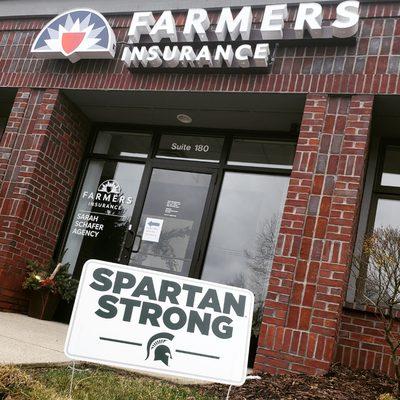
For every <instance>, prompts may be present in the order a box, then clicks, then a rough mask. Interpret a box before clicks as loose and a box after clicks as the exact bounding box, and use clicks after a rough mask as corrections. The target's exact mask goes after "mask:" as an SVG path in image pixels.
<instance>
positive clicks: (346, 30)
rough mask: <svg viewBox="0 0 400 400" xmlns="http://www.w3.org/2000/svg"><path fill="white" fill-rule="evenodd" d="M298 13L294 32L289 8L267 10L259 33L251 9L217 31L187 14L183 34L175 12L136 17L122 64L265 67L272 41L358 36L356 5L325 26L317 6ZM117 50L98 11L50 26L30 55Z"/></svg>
mask: <svg viewBox="0 0 400 400" xmlns="http://www.w3.org/2000/svg"><path fill="white" fill-rule="evenodd" d="M297 7H298V9H297V13H296V18H295V21H294V25H293V27H291V28H285V21H286V20H287V19H288V7H287V4H274V5H267V6H265V9H264V14H263V18H262V21H261V25H260V27H259V28H257V29H255V28H254V27H253V11H252V8H251V7H249V6H246V7H242V8H241V9H239V10H237V11H235V12H232V10H231V8H230V7H225V8H223V9H222V10H221V11H220V14H219V17H218V19H217V22H216V25H215V27H211V23H210V18H209V15H208V12H207V10H205V9H203V8H195V9H189V10H188V11H187V12H186V19H185V23H184V26H183V28H182V29H178V28H177V26H176V21H175V19H174V16H173V14H172V12H171V11H168V10H167V11H164V12H163V13H162V14H161V15H160V16H159V17H158V19H157V20H156V18H155V16H154V14H153V13H152V12H151V11H148V12H135V13H134V14H133V17H132V21H131V24H130V28H129V31H128V38H127V42H128V44H127V45H126V44H124V45H123V46H124V48H123V51H122V61H123V62H124V63H125V64H126V65H127V66H128V67H130V68H137V67H152V68H159V67H167V68H175V67H191V68H202V67H205V66H207V67H212V68H218V67H222V66H226V67H241V68H247V67H266V66H268V64H269V60H270V52H271V49H270V42H271V41H273V42H276V41H279V42H281V43H284V42H285V41H299V42H301V40H302V39H304V37H305V36H307V35H309V36H311V38H312V39H332V38H334V37H336V38H348V37H351V36H354V35H355V34H356V32H357V30H358V22H359V2H358V1H343V2H341V3H339V4H338V5H337V7H336V19H335V20H334V21H332V22H330V23H329V24H324V25H323V24H322V14H323V10H322V6H321V5H320V4H319V3H300V4H299V5H298V6H297ZM306 31H307V32H308V34H305V32H306ZM299 45H301V43H299ZM115 49H116V42H115V34H114V32H113V31H112V29H111V27H110V26H109V24H108V22H107V20H105V18H104V17H103V16H102V15H101V14H99V13H98V12H96V11H94V10H90V9H78V10H71V11H67V12H66V13H63V14H61V15H59V16H57V17H56V18H54V19H53V20H52V21H50V22H49V23H48V24H47V25H46V26H45V27H44V28H43V29H42V31H41V32H40V33H39V35H38V36H37V38H36V40H35V42H34V44H33V46H32V49H31V51H32V53H34V54H36V55H39V56H41V57H47V58H68V59H69V60H70V61H72V62H76V61H78V60H79V59H80V58H113V57H114V55H115Z"/></svg>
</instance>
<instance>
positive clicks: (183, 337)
mask: <svg viewBox="0 0 400 400" xmlns="http://www.w3.org/2000/svg"><path fill="white" fill-rule="evenodd" d="M253 304H254V296H253V294H252V293H251V292H250V291H248V290H245V289H239V288H234V287H230V286H225V285H220V284H215V283H211V282H205V281H200V280H196V279H191V278H184V277H179V276H175V275H170V274H166V273H161V272H155V271H149V270H146V269H141V268H135V267H126V266H122V265H119V264H113V263H109V262H104V261H97V260H89V261H87V262H86V264H85V266H84V267H83V272H82V277H81V280H80V284H79V289H78V294H77V297H76V301H75V305H74V311H73V314H72V319H71V323H70V326H69V331H68V336H67V341H66V344H65V353H66V355H67V356H68V357H70V358H73V359H77V360H85V361H92V362H97V363H103V364H108V365H114V366H119V367H124V368H132V369H137V370H142V371H148V372H156V373H162V374H167V375H173V376H181V377H186V378H197V379H201V380H206V381H215V382H221V383H226V384H231V385H241V384H243V383H244V380H245V377H246V371H247V359H248V350H249V343H250V332H251V323H252V316H253Z"/></svg>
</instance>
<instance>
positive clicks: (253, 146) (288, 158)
mask: <svg viewBox="0 0 400 400" xmlns="http://www.w3.org/2000/svg"><path fill="white" fill-rule="evenodd" d="M295 152H296V143H291V142H278V141H265V140H253V139H234V140H233V143H232V149H231V152H230V155H229V160H228V164H229V165H243V166H252V167H270V168H271V167H273V168H283V169H291V168H292V164H293V159H294V155H295Z"/></svg>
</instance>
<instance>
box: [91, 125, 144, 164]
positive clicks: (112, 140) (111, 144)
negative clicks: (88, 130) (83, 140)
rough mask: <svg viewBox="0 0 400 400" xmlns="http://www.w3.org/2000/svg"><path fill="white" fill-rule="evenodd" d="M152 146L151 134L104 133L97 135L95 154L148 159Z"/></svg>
mask: <svg viewBox="0 0 400 400" xmlns="http://www.w3.org/2000/svg"><path fill="white" fill-rule="evenodd" d="M150 145H151V135H150V134H146V133H129V132H107V131H104V132H99V134H98V135H97V138H96V143H95V145H94V149H93V152H94V153H97V154H107V155H109V156H122V157H140V158H146V157H147V154H148V153H149V151H150Z"/></svg>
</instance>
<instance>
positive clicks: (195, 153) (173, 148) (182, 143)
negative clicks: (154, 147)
mask: <svg viewBox="0 0 400 400" xmlns="http://www.w3.org/2000/svg"><path fill="white" fill-rule="evenodd" d="M223 144H224V138H221V137H204V136H182V135H162V136H161V140H160V145H159V147H158V152H157V157H158V158H171V159H178V160H181V159H186V160H190V161H207V162H219V160H220V158H221V152H222V146H223Z"/></svg>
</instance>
